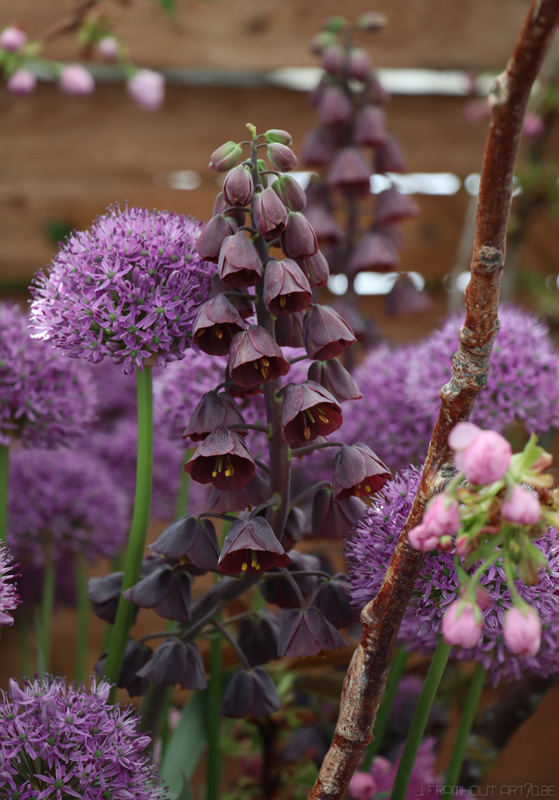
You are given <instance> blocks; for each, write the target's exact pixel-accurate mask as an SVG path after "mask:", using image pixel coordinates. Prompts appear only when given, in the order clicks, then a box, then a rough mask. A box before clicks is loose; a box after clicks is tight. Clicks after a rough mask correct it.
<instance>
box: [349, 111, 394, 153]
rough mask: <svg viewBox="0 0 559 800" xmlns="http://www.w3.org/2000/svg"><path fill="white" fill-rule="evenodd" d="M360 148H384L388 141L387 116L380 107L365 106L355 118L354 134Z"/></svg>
mask: <svg viewBox="0 0 559 800" xmlns="http://www.w3.org/2000/svg"><path fill="white" fill-rule="evenodd" d="M353 137H354V140H355V144H357V145H359V146H360V147H382V146H383V145H384V144H386V141H387V140H388V132H387V130H386V116H385V113H384V111H383V109H382V108H379V107H378V106H364V107H363V108H362V109H361V110H360V111H359V112H358V113H357V116H356V117H355V129H354V134H353Z"/></svg>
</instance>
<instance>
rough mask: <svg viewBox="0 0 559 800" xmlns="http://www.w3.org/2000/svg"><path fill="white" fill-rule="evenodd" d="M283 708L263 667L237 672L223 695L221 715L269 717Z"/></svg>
mask: <svg viewBox="0 0 559 800" xmlns="http://www.w3.org/2000/svg"><path fill="white" fill-rule="evenodd" d="M280 708H281V700H280V699H279V696H278V693H277V690H276V687H275V684H274V682H273V680H272V679H271V678H270V676H269V675H268V673H267V672H266V670H264V669H262V667H256V669H251V670H244V669H241V670H239V671H238V672H236V673H235V674H234V675H233V677H232V678H231V680H230V681H229V683H228V684H227V688H226V689H225V692H224V694H223V700H222V703H221V708H220V710H219V713H220V714H221V715H222V716H224V717H232V718H233V719H241V718H242V717H248V716H251V717H267V716H268V715H269V714H273V713H274V711H279V710H280Z"/></svg>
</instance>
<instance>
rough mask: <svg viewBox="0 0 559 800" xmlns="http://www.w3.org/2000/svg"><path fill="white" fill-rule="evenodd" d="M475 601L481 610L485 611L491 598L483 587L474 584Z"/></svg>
mask: <svg viewBox="0 0 559 800" xmlns="http://www.w3.org/2000/svg"><path fill="white" fill-rule="evenodd" d="M476 603H477V604H478V606H479V607H480V609H481V610H482V611H487V609H488V608H489V606H490V605H491V599H490V597H489V595H488V594H487V592H486V591H485V589H482V587H481V586H479V584H478V586H476Z"/></svg>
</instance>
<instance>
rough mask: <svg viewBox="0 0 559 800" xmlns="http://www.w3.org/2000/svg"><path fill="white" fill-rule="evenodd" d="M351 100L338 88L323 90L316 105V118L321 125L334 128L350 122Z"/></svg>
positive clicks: (332, 87)
mask: <svg viewBox="0 0 559 800" xmlns="http://www.w3.org/2000/svg"><path fill="white" fill-rule="evenodd" d="M351 114H352V107H351V100H350V99H349V97H348V96H347V94H346V93H345V92H344V90H343V89H340V87H339V86H329V87H328V88H327V89H325V91H324V94H323V95H322V97H321V99H320V102H319V105H318V116H319V118H320V121H321V122H322V124H323V125H326V126H331V127H336V126H338V125H346V124H347V123H348V122H349V121H350V120H351Z"/></svg>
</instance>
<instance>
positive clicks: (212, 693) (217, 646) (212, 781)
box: [206, 631, 222, 800]
mask: <svg viewBox="0 0 559 800" xmlns="http://www.w3.org/2000/svg"><path fill="white" fill-rule="evenodd" d="M221 678H222V664H221V636H220V634H219V632H218V631H216V632H215V633H214V634H212V638H211V639H210V681H209V683H208V718H207V719H208V757H207V767H206V800H218V798H219V777H220V765H221V757H220V750H219V741H220V735H219V734H220V729H221V717H220V715H219V707H220V705H221V685H222V679H221Z"/></svg>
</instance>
